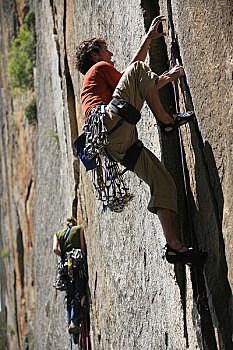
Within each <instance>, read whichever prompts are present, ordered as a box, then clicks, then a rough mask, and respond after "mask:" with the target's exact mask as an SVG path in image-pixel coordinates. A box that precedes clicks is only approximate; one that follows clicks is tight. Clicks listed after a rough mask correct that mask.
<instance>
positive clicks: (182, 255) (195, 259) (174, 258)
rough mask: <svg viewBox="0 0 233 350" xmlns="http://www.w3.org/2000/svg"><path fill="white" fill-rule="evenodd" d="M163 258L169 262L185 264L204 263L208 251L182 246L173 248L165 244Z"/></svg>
mask: <svg viewBox="0 0 233 350" xmlns="http://www.w3.org/2000/svg"><path fill="white" fill-rule="evenodd" d="M165 248H166V252H165V258H166V260H167V261H168V262H169V263H170V264H177V263H181V264H187V265H189V266H190V265H192V264H195V265H198V264H204V262H205V260H206V258H207V255H208V253H206V252H200V251H196V250H194V249H193V248H186V247H185V246H182V247H181V248H180V249H173V248H171V247H170V246H169V245H168V244H167V245H166V247H165Z"/></svg>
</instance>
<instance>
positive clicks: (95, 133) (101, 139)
mask: <svg viewBox="0 0 233 350" xmlns="http://www.w3.org/2000/svg"><path fill="white" fill-rule="evenodd" d="M104 107H105V106H104V105H98V106H95V107H94V108H93V109H92V110H91V113H90V116H89V118H88V122H87V124H85V125H84V127H83V131H84V133H85V135H86V144H85V148H84V154H85V157H86V158H89V159H91V158H93V157H95V156H96V155H98V154H100V153H101V152H102V150H103V148H104V147H105V146H106V145H107V144H108V139H107V129H106V127H105V126H104V121H103V117H104V114H105V108H104Z"/></svg>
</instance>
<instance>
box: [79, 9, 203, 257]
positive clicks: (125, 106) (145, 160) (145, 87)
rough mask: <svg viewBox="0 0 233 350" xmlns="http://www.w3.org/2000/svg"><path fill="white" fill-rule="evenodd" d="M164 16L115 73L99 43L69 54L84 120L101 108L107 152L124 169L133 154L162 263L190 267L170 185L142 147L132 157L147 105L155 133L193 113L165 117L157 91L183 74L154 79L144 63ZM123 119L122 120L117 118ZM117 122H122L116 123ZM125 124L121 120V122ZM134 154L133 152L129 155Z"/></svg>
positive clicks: (89, 42) (177, 71) (174, 70)
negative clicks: (158, 228)
mask: <svg viewBox="0 0 233 350" xmlns="http://www.w3.org/2000/svg"><path fill="white" fill-rule="evenodd" d="M164 21H165V18H164V16H162V15H161V16H158V17H156V18H155V19H154V20H153V21H152V23H151V26H150V28H149V30H148V32H147V34H146V35H145V37H144V39H143V41H142V43H141V45H140V47H139V49H138V51H137V52H136V54H135V55H134V57H133V59H132V60H131V62H130V64H129V66H128V67H127V68H126V69H125V70H124V72H123V73H120V72H119V71H118V70H117V69H116V68H115V67H114V63H113V61H112V56H113V53H112V52H111V51H109V49H108V47H107V44H106V41H105V40H104V39H103V38H96V37H94V38H90V39H86V40H84V41H82V42H81V43H80V44H79V45H78V46H77V48H76V51H75V67H76V68H77V69H78V70H79V71H80V72H81V73H82V74H84V75H85V77H84V82H83V87H82V92H81V103H82V110H83V114H84V119H85V121H87V120H88V118H90V117H91V116H92V115H93V114H95V111H96V109H97V108H99V107H100V106H101V105H105V106H106V107H105V116H104V125H105V127H106V128H107V130H108V135H109V136H108V141H109V144H108V145H107V146H106V150H107V152H108V153H109V154H110V156H111V157H112V158H113V159H114V160H115V161H118V162H120V163H122V164H124V165H125V163H124V160H125V159H126V158H127V159H129V158H130V156H132V157H133V155H135V154H136V153H138V156H137V159H136V160H135V161H134V164H133V169H131V170H133V171H134V173H135V174H137V176H138V177H139V178H140V179H142V180H143V181H144V182H145V183H147V184H148V185H149V187H150V191H151V198H150V201H149V204H148V210H149V211H150V212H152V213H155V214H157V215H158V217H159V220H160V222H161V225H162V228H163V232H164V235H165V239H166V242H167V244H166V253H165V256H166V259H167V261H168V262H169V263H178V262H180V263H187V262H195V261H197V260H198V259H199V254H198V252H196V251H195V250H194V249H193V248H189V247H186V246H184V245H183V244H182V243H181V241H180V239H179V237H178V234H177V231H176V213H177V195H176V186H175V184H174V182H173V180H172V178H171V176H170V174H169V173H168V171H167V170H166V168H165V167H164V165H163V164H162V163H161V162H160V161H159V160H158V159H157V157H155V155H154V154H152V153H151V152H150V151H149V150H148V149H147V148H146V147H145V146H143V147H140V151H139V152H137V151H138V150H137V143H138V134H137V128H136V125H135V120H134V117H135V116H137V115H138V114H139V113H140V110H141V108H142V105H143V103H144V101H146V102H147V104H148V106H149V107H150V109H151V111H152V113H153V114H154V116H155V118H156V119H157V122H158V124H159V126H160V127H161V130H162V131H163V132H165V133H167V134H169V133H170V132H171V131H173V130H175V129H177V128H178V127H179V126H181V125H183V124H185V123H187V122H189V121H190V120H191V119H192V118H193V117H194V112H186V113H178V114H175V113H174V114H170V113H167V112H166V111H165V110H164V108H163V106H162V104H161V102H160V98H159V93H158V91H159V89H160V88H161V87H163V86H164V85H166V84H168V83H170V82H172V81H175V80H177V79H178V78H179V77H181V76H183V75H184V68H183V67H182V66H179V65H177V66H175V67H174V68H172V69H171V70H169V71H167V72H164V73H163V74H162V75H160V76H158V75H157V74H155V73H154V72H152V71H151V70H150V68H149V67H148V66H147V65H146V64H145V63H144V61H145V59H146V56H147V51H148V49H149V45H150V43H151V41H152V40H154V39H158V38H160V37H162V36H165V35H166V34H165V33H159V32H158V26H159V24H160V23H162V22H164ZM122 118H123V119H122ZM122 120H123V122H122ZM126 120H127V121H126ZM135 151H136V152H135Z"/></svg>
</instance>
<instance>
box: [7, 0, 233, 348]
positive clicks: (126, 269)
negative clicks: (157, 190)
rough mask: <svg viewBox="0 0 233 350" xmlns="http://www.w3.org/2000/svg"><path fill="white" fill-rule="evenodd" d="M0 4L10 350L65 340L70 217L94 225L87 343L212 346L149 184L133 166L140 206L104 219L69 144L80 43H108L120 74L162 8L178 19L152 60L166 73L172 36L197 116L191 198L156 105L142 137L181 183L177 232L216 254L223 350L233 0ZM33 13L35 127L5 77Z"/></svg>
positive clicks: (169, 101)
mask: <svg viewBox="0 0 233 350" xmlns="http://www.w3.org/2000/svg"><path fill="white" fill-rule="evenodd" d="M0 6H1V12H0V14H1V34H0V35H1V53H0V54H1V55H2V54H4V56H5V57H4V59H2V60H1V62H0V63H1V66H0V67H1V74H0V79H1V91H0V105H1V109H0V114H1V119H0V123H1V138H0V151H1V158H0V168H1V175H0V193H1V202H0V215H1V216H0V218H1V221H0V233H1V234H0V248H1V251H2V250H3V249H6V248H9V256H7V257H5V258H1V294H2V298H1V300H2V313H3V311H4V315H3V316H4V320H5V323H7V325H8V328H7V329H8V333H7V339H6V349H30V350H31V349H35V350H40V349H41V350H42V349H43V350H44V349H49V350H50V349H51V350H53V349H66V348H67V349H68V348H69V337H68V334H67V329H66V324H65V319H66V315H65V310H64V299H63V296H64V295H63V294H62V293H60V292H58V293H56V292H55V290H54V288H53V287H52V284H53V281H54V278H55V274H56V261H57V260H56V257H55V256H54V254H53V253H52V237H53V233H54V232H55V231H56V230H58V229H60V228H61V227H62V226H63V225H64V218H65V217H66V216H68V215H71V214H73V215H77V217H78V220H79V222H80V223H81V224H82V225H83V226H84V229H85V237H86V243H87V252H88V268H89V289H90V317H91V332H90V337H91V342H92V349H95V350H111V349H112V350H116V349H142V348H143V349H147V350H154V349H163V350H165V349H170V350H180V349H187V348H189V349H210V347H208V346H207V344H206V343H205V342H204V343H203V338H202V328H201V322H200V316H199V313H198V311H197V307H196V302H195V300H194V299H193V285H192V281H191V277H190V271H189V269H188V268H181V267H178V268H176V269H175V270H174V268H173V267H172V266H170V265H168V264H167V263H166V262H165V261H164V260H163V259H161V257H162V255H163V251H162V247H163V246H164V244H165V240H164V238H163V234H162V228H161V226H160V223H159V221H158V218H157V217H156V216H155V215H152V214H151V213H149V212H148V211H147V210H146V207H147V203H148V199H149V190H148V188H147V186H146V185H145V184H144V183H142V182H141V181H140V180H139V179H137V177H136V176H135V175H134V174H127V175H126V178H127V180H128V181H129V186H130V189H131V191H132V192H133V194H134V200H133V201H132V202H131V203H130V204H129V206H128V207H127V209H126V210H125V211H124V212H123V213H121V214H115V213H111V212H110V211H107V212H106V213H103V210H102V205H101V203H100V202H98V201H97V200H96V199H95V195H94V192H93V187H92V184H91V181H90V175H89V174H88V173H86V172H85V170H84V168H83V167H82V165H80V163H79V161H78V160H77V159H76V158H75V157H74V153H73V148H72V144H73V141H74V140H75V138H76V137H77V135H78V134H80V133H81V132H82V125H83V117H82V113H81V106H80V91H81V86H82V79H83V78H82V76H81V75H80V74H79V73H78V72H77V71H76V70H75V69H74V64H73V52H74V49H75V46H76V45H77V43H79V42H80V41H81V40H83V39H85V38H86V37H90V36H103V37H105V38H106V40H107V42H108V46H109V48H110V50H111V51H112V52H114V61H115V66H116V68H117V69H119V70H122V69H124V67H125V66H126V65H127V64H128V62H129V61H130V59H131V57H132V55H133V54H134V53H135V51H136V49H137V48H138V45H139V43H140V40H141V39H142V37H143V35H144V34H145V32H146V30H147V29H148V26H149V24H150V22H151V20H152V19H153V18H154V17H155V16H156V15H158V14H159V13H162V14H164V15H165V16H166V17H167V18H168V19H169V20H170V21H168V22H167V24H166V25H164V29H166V32H167V37H166V38H165V40H164V39H159V40H157V41H156V42H154V43H153V44H152V45H151V47H150V52H149V55H148V59H147V62H148V64H150V66H151V68H152V69H153V70H155V71H156V72H158V73H159V74H160V73H162V72H163V71H164V70H166V69H168V57H169V54H170V43H171V38H172V36H173V34H176V40H177V43H178V46H179V50H180V60H181V61H182V64H183V65H184V67H185V72H186V82H185V81H183V83H182V86H181V91H180V92H181V93H180V97H181V98H180V107H181V108H184V105H183V102H182V91H183V96H184V97H185V107H186V108H187V109H191V108H194V109H195V112H196V120H195V121H193V122H192V123H191V124H190V126H185V127H182V132H181V136H182V140H183V145H184V154H185V160H186V162H185V171H186V179H187V193H188V197H187V200H185V190H184V184H183V173H182V163H181V156H180V150H179V138H178V135H175V134H174V135H172V136H171V137H166V136H161V135H160V133H159V130H158V129H157V126H156V121H155V119H154V117H153V115H152V114H151V113H150V112H149V110H148V108H147V106H145V108H144V109H143V118H142V120H141V121H140V123H139V124H138V129H139V134H140V138H141V139H142V140H143V142H144V144H145V145H146V146H147V147H149V148H150V149H151V150H152V151H153V152H154V153H155V154H156V155H157V156H158V157H159V158H162V159H163V161H164V163H165V165H166V166H167V168H168V169H169V170H170V172H171V174H172V176H173V178H174V179H175V182H176V184H177V188H178V202H179V213H178V224H177V227H178V230H179V233H180V235H181V237H182V238H183V239H184V240H185V241H189V242H192V241H194V243H195V244H196V245H198V246H199V247H200V248H201V249H203V250H206V251H208V253H209V257H208V260H207V263H206V266H205V271H204V275H205V284H206V289H207V294H208V302H209V307H210V313H211V317H212V322H213V328H214V334H215V338H216V342H217V347H218V349H223V350H225V349H226V350H228V349H231V348H232V319H231V315H232V284H233V270H232V251H233V250H232V243H231V232H232V219H231V215H230V213H231V211H232V80H231V78H232V76H231V74H232V11H233V6H232V2H231V1H230V0H229V1H227V0H223V1H221V2H218V1H211V2H209V1H204V0H194V1H188V2H187V1H170V0H168V1H164V0H160V1H152V0H142V1H127V2H118V1H110V0H105V1H102V0H98V1H97V0H88V1H83V2H77V1H71V0H56V1H55V0H50V1H45V0H39V1H32V2H28V1H26V0H25V1H23V0H22V1H14V0H11V1H4V0H2V1H1V2H0ZM29 8H31V9H33V10H34V11H35V14H36V34H37V59H36V69H35V77H36V79H35V92H36V97H37V112H38V126H37V127H29V126H28V125H27V124H26V121H25V117H24V115H23V107H24V105H25V103H26V101H27V99H28V96H26V95H25V96H23V97H22V98H19V97H18V98H13V97H12V96H11V95H10V94H9V85H8V78H7V77H6V75H5V72H6V70H7V59H8V53H9V45H10V39H12V38H13V37H14V36H15V35H16V34H17V30H18V26H19V25H20V24H21V23H22V22H23V18H24V16H25V14H26V12H27V11H28V9H29ZM213 39H214V40H213ZM161 98H162V101H163V103H164V105H165V106H166V107H167V108H168V107H169V106H170V105H173V106H174V99H173V95H172V88H171V87H167V88H166V89H163V90H162V91H161ZM186 203H188V207H189V211H190V213H191V218H192V219H191V223H190V222H188V221H187V217H188V214H187V208H186ZM2 276H3V278H2ZM16 344H17V345H16ZM211 350H212V349H211Z"/></svg>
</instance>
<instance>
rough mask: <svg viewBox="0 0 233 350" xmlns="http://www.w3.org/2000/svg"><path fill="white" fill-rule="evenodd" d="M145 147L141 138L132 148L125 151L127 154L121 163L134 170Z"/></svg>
mask: <svg viewBox="0 0 233 350" xmlns="http://www.w3.org/2000/svg"><path fill="white" fill-rule="evenodd" d="M142 148H143V143H142V141H141V140H137V141H136V142H135V143H134V144H133V145H132V146H131V147H130V148H128V149H127V151H126V152H125V156H124V158H123V159H122V161H121V164H122V165H124V166H125V167H126V169H127V170H131V171H134V166H135V164H136V162H137V160H138V157H139V156H140V153H141V151H142Z"/></svg>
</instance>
